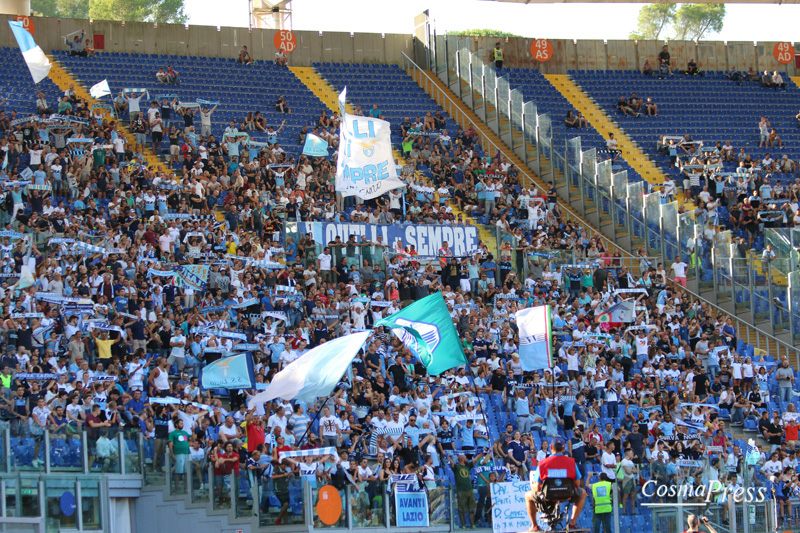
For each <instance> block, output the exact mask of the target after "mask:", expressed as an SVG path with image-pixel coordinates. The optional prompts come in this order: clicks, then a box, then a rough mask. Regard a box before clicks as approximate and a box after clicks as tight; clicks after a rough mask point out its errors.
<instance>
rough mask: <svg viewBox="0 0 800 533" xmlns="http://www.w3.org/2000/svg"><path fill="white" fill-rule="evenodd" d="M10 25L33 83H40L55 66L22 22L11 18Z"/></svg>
mask: <svg viewBox="0 0 800 533" xmlns="http://www.w3.org/2000/svg"><path fill="white" fill-rule="evenodd" d="M8 24H9V26H11V31H12V32H13V33H14V38H16V39H17V44H18V45H19V49H20V52H22V58H23V59H24V60H25V64H26V65H28V70H29V71H30V73H31V77H32V78H33V83H39V82H40V81H42V80H43V79H45V78H46V77H47V75H48V74H49V73H50V68H51V67H52V66H53V65H52V64H51V63H50V60H49V59H47V56H46V55H45V54H44V52H43V51H42V49H41V48H39V45H38V44H36V42H35V41H34V40H33V35H31V33H30V32H29V31H28V30H26V29H25V26H23V25H22V22H19V21H16V20H9V21H8Z"/></svg>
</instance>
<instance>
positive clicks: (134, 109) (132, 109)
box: [120, 93, 145, 122]
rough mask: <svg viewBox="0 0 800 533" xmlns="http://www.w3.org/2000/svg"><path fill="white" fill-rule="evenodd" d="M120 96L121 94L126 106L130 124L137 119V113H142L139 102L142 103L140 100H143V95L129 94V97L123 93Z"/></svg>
mask: <svg viewBox="0 0 800 533" xmlns="http://www.w3.org/2000/svg"><path fill="white" fill-rule="evenodd" d="M120 94H123V98H125V103H126V104H127V106H128V118H129V119H130V121H131V122H133V121H135V120H136V119H137V118H138V117H139V113H141V111H142V108H141V107H140V102H141V101H142V98H144V95H145V93H130V96H129V95H128V94H124V93H120ZM137 95H138V96H137Z"/></svg>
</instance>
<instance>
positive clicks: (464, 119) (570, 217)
mask: <svg viewBox="0 0 800 533" xmlns="http://www.w3.org/2000/svg"><path fill="white" fill-rule="evenodd" d="M402 66H403V69H404V70H405V71H406V72H407V73H408V74H409V75H410V76H412V77H413V78H414V80H415V81H416V82H417V83H418V84H419V85H420V86H421V87H422V88H423V89H425V92H427V93H428V94H429V95H431V96H432V97H433V98H434V100H436V101H437V102H438V103H439V105H440V106H441V107H442V109H443V110H444V111H445V112H446V113H447V114H448V115H449V116H450V117H451V118H452V119H453V120H454V121H455V122H456V123H458V124H459V125H461V126H462V127H465V125H471V126H472V127H473V128H474V129H475V131H476V133H477V134H478V136H479V138H480V144H481V146H482V147H483V148H484V150H485V151H486V152H487V153H489V154H497V153H500V154H501V155H502V156H503V157H504V158H505V159H507V160H509V161H510V160H511V158H510V157H509V154H508V148H507V146H506V145H505V143H503V144H497V143H495V142H494V141H493V140H492V138H491V137H490V136H489V135H487V134H486V133H485V132H484V130H483V127H482V126H483V125H480V124H478V123H476V122H475V121H473V120H472V118H471V117H470V116H469V114H468V113H467V112H465V111H464V110H463V109H462V107H461V106H460V105H459V104H458V103H457V102H455V101H454V100H453V99H452V98H451V97H450V95H449V94H448V91H446V90H444V89H443V88H442V87H441V86H440V85H439V84H438V83H437V82H436V81H435V80H434V79H433V78H431V76H430V75H429V74H428V73H427V72H426V71H425V70H424V69H423V68H421V67H420V66H419V65H417V64H416V63H414V61H413V60H412V59H411V58H409V57H408V56H407V55H406V54H403V65H402ZM457 94H458V93H457ZM498 129H499V126H498ZM501 138H502V137H501ZM514 155H515V156H518V154H517V153H516V152H515V154H514ZM523 161H524V159H523ZM518 170H519V172H520V174H521V176H522V178H523V179H522V184H523V186H524V187H528V188H531V187H537V188H538V189H540V190H542V191H546V190H547V187H546V186H545V183H544V181H543V180H541V179H538V178H537V177H536V176H535V175H533V174H530V173H529V172H528V171H527V170H528V169H526V168H519V169H518ZM561 207H562V208H563V212H564V219H565V220H567V221H569V222H571V223H573V224H575V225H577V226H579V227H580V228H581V229H584V230H586V231H588V232H590V233H591V234H592V235H598V236H599V237H600V238H602V239H603V242H604V243H605V245H606V247H607V248H610V249H612V253H613V254H614V255H616V256H627V255H630V253H629V252H628V251H627V250H625V249H624V248H622V247H620V246H618V245H617V243H616V242H614V241H613V240H611V239H609V238H608V237H606V236H605V235H603V234H601V233H599V232H598V231H597V228H596V227H592V226H591V225H589V224H587V223H586V220H585V219H583V218H581V216H580V215H579V214H578V213H577V212H576V211H574V210H573V209H572V208H571V207H570V206H569V204H562V206H561Z"/></svg>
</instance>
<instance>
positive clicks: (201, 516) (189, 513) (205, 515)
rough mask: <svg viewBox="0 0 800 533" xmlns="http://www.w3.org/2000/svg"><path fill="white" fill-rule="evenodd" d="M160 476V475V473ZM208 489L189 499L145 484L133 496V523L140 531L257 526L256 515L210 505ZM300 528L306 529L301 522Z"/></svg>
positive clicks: (208, 532) (204, 531)
mask: <svg viewBox="0 0 800 533" xmlns="http://www.w3.org/2000/svg"><path fill="white" fill-rule="evenodd" d="M162 476H163V475H162ZM208 492H209V491H207V490H204V491H196V494H202V495H203V496H204V499H203V501H192V498H191V497H190V496H189V495H188V494H170V493H169V492H168V490H167V488H166V487H164V486H158V487H156V486H145V487H144V488H143V490H142V493H141V496H140V497H139V498H137V500H136V507H135V509H136V511H135V513H136V516H135V519H136V520H135V521H136V526H137V529H138V530H139V531H182V530H184V529H186V525H187V524H191V529H192V533H218V532H220V531H230V532H233V531H241V532H242V533H251V532H255V531H257V530H258V529H259V528H260V527H262V526H260V525H259V520H258V518H257V517H243V516H238V517H237V516H236V514H237V513H236V512H235V511H234V510H233V509H232V508H227V509H220V508H219V507H216V508H212V506H211V504H210V503H209V502H208V496H207V493H208ZM300 528H301V529H299V530H301V531H302V530H305V528H304V527H303V526H300Z"/></svg>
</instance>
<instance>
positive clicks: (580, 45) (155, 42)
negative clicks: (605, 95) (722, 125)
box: [0, 0, 798, 75]
mask: <svg viewBox="0 0 800 533" xmlns="http://www.w3.org/2000/svg"><path fill="white" fill-rule="evenodd" d="M0 1H2V0H0ZM4 18H13V17H9V16H6V17H4ZM32 20H33V21H34V23H35V25H36V32H35V34H34V38H35V39H36V42H37V44H39V46H41V47H42V49H43V50H45V51H46V52H49V51H51V50H54V49H62V48H64V43H63V40H62V38H61V36H62V35H66V34H68V33H71V32H73V31H75V30H79V29H81V28H84V29H86V32H87V34H88V35H89V36H90V38H91V35H92V34H94V35H102V36H103V38H104V41H105V50H106V51H109V52H138V53H147V54H177V55H192V54H193V55H202V56H212V57H236V56H237V55H238V53H239V49H240V48H241V47H242V45H247V48H248V49H249V50H250V53H251V54H252V55H253V57H255V58H256V59H271V58H272V57H273V56H274V55H275V51H276V49H275V44H274V41H273V38H274V37H275V33H276V31H275V30H266V29H253V30H250V29H248V28H215V27H213V26H188V27H186V26H183V25H180V24H160V25H158V26H154V25H153V24H148V23H142V22H128V23H125V24H123V23H121V22H113V21H93V22H92V23H90V22H89V21H88V20H77V19H63V20H59V19H52V18H37V17H33V18H32ZM4 24H5V22H4ZM294 34H295V36H296V38H297V48H296V50H295V51H294V52H292V53H291V54H290V56H289V60H290V64H292V65H295V66H310V65H311V63H313V62H315V61H328V62H347V63H353V62H355V63H400V62H401V54H402V53H405V54H407V55H408V56H409V57H414V55H415V54H414V43H415V38H414V37H413V36H412V35H411V34H408V35H401V34H388V35H381V34H370V33H359V34H353V35H351V34H349V33H339V32H316V31H297V32H294ZM497 40H498V39H497V38H496V37H478V38H469V41H468V42H469V45H470V49H471V50H472V51H474V52H478V53H479V54H480V56H481V57H482V58H483V59H484V61H488V56H489V50H490V49H491V48H494V43H495V42H497ZM451 42H452V41H451ZM532 42H533V39H527V38H517V37H514V38H508V39H501V43H502V47H503V49H504V51H505V59H506V65H507V66H509V67H520V68H535V69H539V70H541V71H542V72H543V73H545V74H564V73H566V72H567V70H570V69H585V70H631V69H639V68H641V65H642V63H643V62H644V58H646V57H649V58H650V60H651V63H653V64H655V61H654V59H655V57H656V56H657V55H658V52H659V51H660V50H661V47H662V46H663V44H665V43H663V42H657V41H631V40H624V41H598V40H595V41H592V40H577V41H575V40H569V39H552V40H550V43H551V44H552V46H553V57H552V59H550V60H549V61H547V62H545V63H539V62H538V61H536V60H535V59H534V58H533V56H532V55H531V44H532ZM774 45H775V43H774V42H766V43H753V42H727V43H723V42H718V41H703V42H700V43H694V42H692V41H671V42H670V43H669V49H670V54H671V55H672V64H673V65H674V66H677V67H679V68H683V67H684V66H685V65H686V62H687V61H688V60H689V59H690V58H694V59H695V60H696V61H697V63H698V64H699V65H700V68H701V69H704V70H728V69H729V68H730V67H732V66H735V67H737V68H739V69H747V68H750V67H752V68H754V69H756V70H779V71H782V72H787V73H788V74H790V75H794V74H795V73H796V72H797V69H796V68H795V65H794V63H791V64H789V65H781V64H780V63H778V62H777V61H776V60H775V58H774V57H773V55H772V49H773V47H774ZM0 46H16V42H15V41H14V37H13V35H12V34H11V32H10V31H3V32H0ZM796 46H798V45H796ZM417 57H418V58H419V57H421V56H420V54H417Z"/></svg>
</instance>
